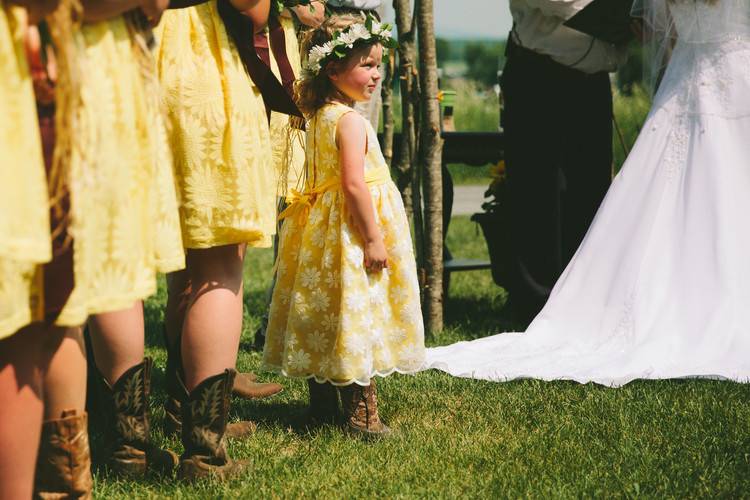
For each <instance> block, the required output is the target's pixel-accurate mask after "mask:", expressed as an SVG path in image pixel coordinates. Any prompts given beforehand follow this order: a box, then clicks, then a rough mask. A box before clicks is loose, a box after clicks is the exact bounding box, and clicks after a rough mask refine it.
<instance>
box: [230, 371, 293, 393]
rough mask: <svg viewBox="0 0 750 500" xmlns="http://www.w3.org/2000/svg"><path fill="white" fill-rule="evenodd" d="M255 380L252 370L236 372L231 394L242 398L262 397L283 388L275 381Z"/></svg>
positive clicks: (256, 378)
mask: <svg viewBox="0 0 750 500" xmlns="http://www.w3.org/2000/svg"><path fill="white" fill-rule="evenodd" d="M256 380H258V377H257V376H256V375H255V374H254V373H252V372H237V377H236V378H235V379H234V386H233V387H232V395H234V396H236V397H239V398H243V399H263V398H267V397H269V396H273V395H274V394H278V393H279V392H281V391H282V390H283V387H282V386H281V385H279V384H277V383H275V382H256Z"/></svg>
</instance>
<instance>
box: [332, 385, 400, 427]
mask: <svg viewBox="0 0 750 500" xmlns="http://www.w3.org/2000/svg"><path fill="white" fill-rule="evenodd" d="M339 393H340V394H341V406H342V408H343V411H344V430H346V431H347V432H349V433H350V434H352V435H354V436H357V437H360V438H363V439H377V438H383V437H387V436H389V435H390V434H391V429H390V428H389V427H388V426H387V425H385V424H384V423H383V422H382V421H381V420H380V417H378V397H377V390H376V388H375V379H374V378H373V379H371V380H370V385H368V386H366V387H362V386H360V385H357V384H351V385H347V386H344V387H339Z"/></svg>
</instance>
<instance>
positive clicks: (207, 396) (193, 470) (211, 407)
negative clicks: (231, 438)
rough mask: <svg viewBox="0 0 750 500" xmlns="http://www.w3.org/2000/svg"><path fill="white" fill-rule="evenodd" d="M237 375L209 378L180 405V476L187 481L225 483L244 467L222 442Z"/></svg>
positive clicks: (223, 441)
mask: <svg viewBox="0 0 750 500" xmlns="http://www.w3.org/2000/svg"><path fill="white" fill-rule="evenodd" d="M235 375H236V372H235V371H234V370H229V369H227V370H224V372H223V373H220V374H218V375H214V376H212V377H208V378H207V379H205V380H203V382H201V383H200V384H198V386H197V387H196V388H195V389H193V391H192V392H191V393H190V395H189V396H188V398H187V399H186V400H185V401H184V402H183V405H182V423H183V425H182V444H183V445H184V446H185V452H184V453H183V454H182V457H181V459H180V471H179V476H180V477H181V478H182V479H185V480H187V481H192V480H196V479H201V478H206V477H213V478H216V479H220V480H226V479H228V478H229V477H231V476H234V475H236V474H237V473H239V472H241V471H242V470H243V469H245V467H246V466H247V464H246V463H245V462H244V461H235V460H232V458H230V457H229V455H228V454H227V450H226V446H225V441H226V430H227V418H228V417H229V405H230V402H231V393H232V384H233V383H234V377H235Z"/></svg>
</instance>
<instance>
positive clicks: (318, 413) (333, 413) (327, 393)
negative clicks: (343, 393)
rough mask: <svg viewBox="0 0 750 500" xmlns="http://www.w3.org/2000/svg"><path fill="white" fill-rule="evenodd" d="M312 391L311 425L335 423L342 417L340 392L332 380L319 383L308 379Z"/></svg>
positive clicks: (309, 414) (309, 410)
mask: <svg viewBox="0 0 750 500" xmlns="http://www.w3.org/2000/svg"><path fill="white" fill-rule="evenodd" d="M307 388H308V389H309V391H310V406H309V408H308V410H307V417H308V419H309V421H310V424H311V425H322V424H335V423H336V422H338V420H339V419H340V417H341V411H340V409H339V393H338V391H337V390H336V387H334V386H333V384H331V383H330V382H324V383H322V384H321V383H318V382H316V381H315V379H312V378H309V379H307Z"/></svg>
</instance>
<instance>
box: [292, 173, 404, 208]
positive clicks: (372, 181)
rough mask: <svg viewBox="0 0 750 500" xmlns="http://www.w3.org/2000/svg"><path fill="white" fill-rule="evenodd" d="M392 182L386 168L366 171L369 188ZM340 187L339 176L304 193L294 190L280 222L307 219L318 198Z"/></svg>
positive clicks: (366, 181) (366, 182)
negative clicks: (288, 218) (288, 219)
mask: <svg viewBox="0 0 750 500" xmlns="http://www.w3.org/2000/svg"><path fill="white" fill-rule="evenodd" d="M390 180H391V172H390V171H389V170H388V167H386V166H382V167H378V168H374V169H370V170H365V184H367V185H368V186H379V185H381V184H385V183H387V182H390ZM340 187H341V177H338V176H337V177H332V178H330V179H328V180H327V181H326V182H324V183H322V184H319V185H317V186H314V187H312V188H310V189H308V190H306V191H304V192H300V191H297V190H296V189H292V194H291V196H288V197H287V203H288V204H289V206H288V207H286V209H285V210H284V211H283V212H281V213H280V214H279V220H282V219H286V218H287V217H297V218H299V217H305V218H306V217H307V215H308V214H309V213H310V209H311V208H312V206H313V205H314V204H315V200H316V199H317V198H318V196H320V195H321V194H323V193H325V192H328V191H333V190H336V189H339V188H340Z"/></svg>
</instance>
